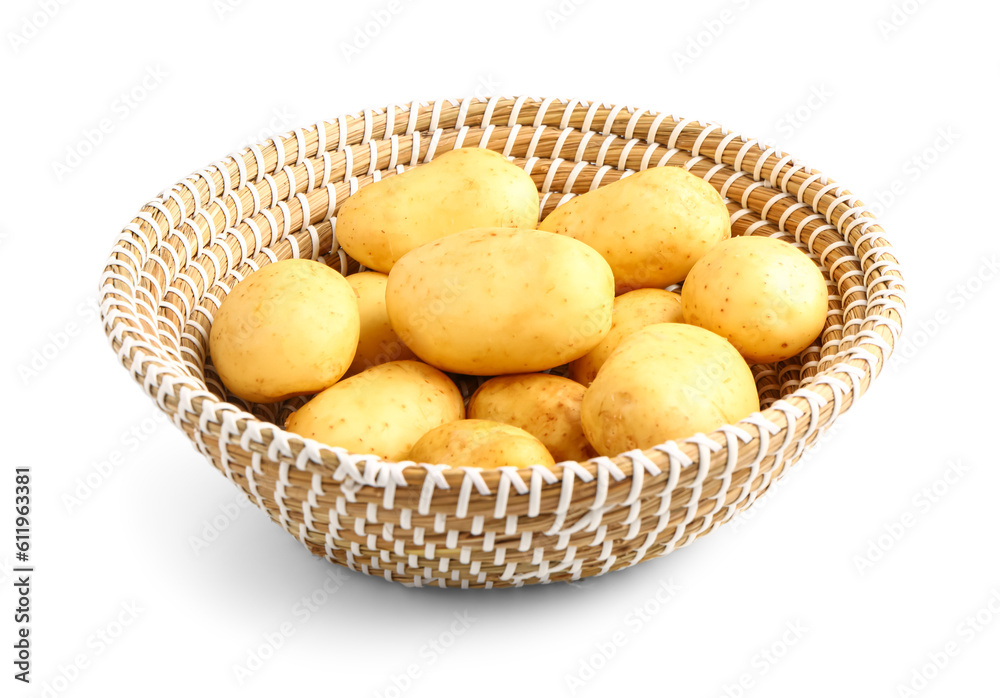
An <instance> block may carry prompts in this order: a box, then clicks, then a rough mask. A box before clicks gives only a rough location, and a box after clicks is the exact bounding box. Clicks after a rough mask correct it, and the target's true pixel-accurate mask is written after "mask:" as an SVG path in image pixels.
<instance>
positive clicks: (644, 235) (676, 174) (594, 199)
mask: <svg viewBox="0 0 1000 698" xmlns="http://www.w3.org/2000/svg"><path fill="white" fill-rule="evenodd" d="M538 228H539V229H540V230H549V231H551V232H554V233H561V234H563V235H569V236H570V237H573V238H576V239H577V240H581V241H583V242H585V243H587V244H588V245H590V246H591V247H593V248H594V249H595V250H597V251H598V252H600V253H601V255H602V256H603V257H604V259H606V260H607V261H608V264H610V265H611V269H612V271H614V274H615V292H616V293H618V294H622V293H625V292H626V291H631V290H633V289H637V288H663V287H664V286H669V285H670V284H675V283H679V282H680V281H683V280H684V277H685V276H686V275H687V273H688V271H689V270H690V269H691V267H692V265H694V263H695V262H697V261H698V259H699V258H701V256H702V255H704V254H705V253H706V252H708V250H709V249H711V247H712V246H713V245H715V244H716V243H718V242H719V241H720V240H724V239H726V238H728V237H729V211H728V210H726V205H725V203H723V201H722V197H721V196H719V193H718V192H717V191H715V189H714V188H712V185H711V184H709V183H708V182H706V181H705V180H703V179H701V178H699V177H695V176H694V175H693V174H691V173H689V172H688V171H687V170H684V169H682V168H680V167H670V166H667V167H652V168H650V169H648V170H643V171H641V172H637V173H636V174H634V175H631V176H629V177H625V178H624V179H620V180H618V181H617V182H613V183H612V184H608V185H607V186H604V187H600V188H599V189H595V190H594V191H590V192H587V193H586V194H581V195H580V196H577V197H575V198H573V199H570V200H569V201H567V202H566V203H565V204H563V205H562V206H560V207H559V208H557V209H556V210H554V211H553V212H552V213H550V214H549V215H548V216H546V217H545V220H543V221H542V222H541V224H539V226H538ZM338 234H339V230H338Z"/></svg>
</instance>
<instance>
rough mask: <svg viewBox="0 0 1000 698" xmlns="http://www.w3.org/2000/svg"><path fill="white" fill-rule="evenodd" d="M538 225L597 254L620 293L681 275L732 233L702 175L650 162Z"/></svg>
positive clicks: (662, 283) (719, 200)
mask: <svg viewBox="0 0 1000 698" xmlns="http://www.w3.org/2000/svg"><path fill="white" fill-rule="evenodd" d="M538 227H539V229H540V230H549V231H551V232H554V233H561V234H563V235H569V236H570V237H573V238H576V239H577V240H581V241H583V242H585V243H587V244H588V245H590V246H591V247H593V248H594V249H595V250H597V251H598V252H600V253H601V255H602V256H603V257H604V259H606V260H607V261H608V264H610V265H611V269H612V271H614V274H615V287H616V292H617V293H619V294H621V293H625V292H626V291H631V290H633V289H636V288H663V287H664V286H669V285H670V284H675V283H679V282H680V281H682V280H683V279H684V277H685V276H686V275H687V273H688V271H689V270H690V269H691V266H692V265H693V264H694V263H695V262H697V261H698V259H699V258H700V257H701V256H702V255H704V254H705V253H706V252H708V250H709V249H710V248H711V247H712V246H713V245H715V244H716V243H717V242H719V241H720V240H724V239H725V238H728V237H729V212H728V211H727V210H726V205H725V203H723V201H722V197H721V196H719V193H718V192H717V191H715V189H713V188H712V185H711V184H709V183H708V182H706V181H705V180H703V179H700V178H699V177H695V176H694V175H693V174H691V173H689V172H688V171H687V170H684V169H682V168H680V167H653V168H650V169H648V170H643V171H641V172H637V173H636V174H634V175H631V176H629V177H625V178H624V179H620V180H618V181H617V182H613V183H612V184H608V185H607V186H604V187H600V188H599V189H595V190H594V191H590V192H587V193H586V194H581V195H580V196H577V197H575V198H573V199H570V200H569V201H567V202H566V203H565V204H563V205H562V206H560V207H559V208H557V209H556V210H554V211H553V212H552V213H550V214H549V215H548V216H546V217H545V220H543V221H542V222H541V224H540V225H539V226H538Z"/></svg>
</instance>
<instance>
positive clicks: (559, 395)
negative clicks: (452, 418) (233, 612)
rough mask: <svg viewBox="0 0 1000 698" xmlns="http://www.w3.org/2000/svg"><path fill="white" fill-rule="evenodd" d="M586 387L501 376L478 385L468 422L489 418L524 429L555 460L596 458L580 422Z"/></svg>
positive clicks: (555, 379) (546, 378) (541, 377)
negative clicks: (539, 442) (541, 444)
mask: <svg viewBox="0 0 1000 698" xmlns="http://www.w3.org/2000/svg"><path fill="white" fill-rule="evenodd" d="M585 390H586V389H585V388H584V387H583V386H582V385H580V384H579V383H577V382H575V381H571V380H570V379H569V378H563V377H562V376H553V375H550V374H548V373H527V374H522V375H517V376H498V377H497V378H491V379H490V380H488V381H486V382H485V383H483V384H482V385H481V386H479V390H477V391H476V392H475V394H473V396H472V398H471V399H470V400H469V409H468V415H469V419H487V420H491V421H494V422H502V423H504V424H510V425H512V426H515V427H518V428H520V429H524V430H525V431H526V432H528V433H529V434H531V435H533V436H534V437H536V438H537V439H538V440H539V441H541V442H542V443H543V444H544V445H545V448H547V449H548V451H549V453H551V454H552V457H553V458H555V459H556V461H557V462H558V461H564V460H577V461H579V460H587V459H588V458H593V457H594V456H595V455H597V454H596V453H595V451H594V449H593V448H591V447H590V444H589V443H587V437H585V436H584V435H583V425H582V424H581V423H580V403H581V402H583V393H584V392H585Z"/></svg>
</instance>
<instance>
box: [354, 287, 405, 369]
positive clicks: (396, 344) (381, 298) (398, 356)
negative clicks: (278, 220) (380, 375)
mask: <svg viewBox="0 0 1000 698" xmlns="http://www.w3.org/2000/svg"><path fill="white" fill-rule="evenodd" d="M388 280H389V277H388V276H386V275H385V274H380V273H379V272H377V271H364V272H360V273H357V274H351V275H350V276H348V277H347V283H349V284H350V285H351V288H352V289H354V293H355V295H356V296H357V297H358V310H359V312H360V314H361V337H360V338H359V339H358V351H357V353H356V354H355V355H354V363H352V364H351V367H350V368H349V369H347V373H346V374H345V375H347V376H353V375H354V374H356V373H361V372H362V371H364V370H365V369H366V368H371V367H372V366H378V365H379V364H384V363H387V362H389V361H406V360H408V359H415V358H417V355H416V354H414V353H413V352H412V351H410V349H409V347H407V346H406V345H405V344H404V343H403V340H401V339H400V338H399V336H398V335H397V334H396V333H395V332H394V331H393V329H392V325H390V324H389V316H388V315H387V314H386V312H385V284H386V282H387V281H388Z"/></svg>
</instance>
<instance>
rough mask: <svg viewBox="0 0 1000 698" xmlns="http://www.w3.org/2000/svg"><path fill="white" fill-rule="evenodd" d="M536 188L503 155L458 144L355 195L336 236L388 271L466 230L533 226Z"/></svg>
mask: <svg viewBox="0 0 1000 698" xmlns="http://www.w3.org/2000/svg"><path fill="white" fill-rule="evenodd" d="M537 223H538V189H537V188H536V187H535V184H534V182H532V180H531V176H530V175H528V174H527V173H526V172H525V171H524V170H522V169H521V168H520V167H518V166H517V165H514V164H513V163H511V162H510V161H509V160H507V158H505V157H504V156H503V155H501V154H500V153H496V152H493V151H492V150H486V149H485V148H459V149H458V150H452V151H449V152H447V153H444V154H442V155H441V156H439V157H437V158H435V159H434V160H432V161H431V162H429V163H427V164H424V165H420V166H418V167H415V168H413V169H411V170H407V171H406V172H403V173H402V174H399V175H394V176H392V177H387V178H386V179H383V180H381V181H379V182H373V183H372V184H369V185H368V186H366V187H363V188H361V189H359V190H358V191H357V192H355V193H354V194H352V195H351V196H350V197H349V198H348V199H347V201H345V202H344V205H343V206H341V207H340V212H339V213H338V214H337V240H338V241H339V242H340V244H341V246H343V248H344V251H345V252H347V254H349V255H351V256H352V257H354V259H356V260H358V261H359V262H361V263H362V264H364V265H365V266H366V267H369V268H371V269H376V270H378V271H381V272H388V271H389V270H390V269H391V268H392V265H393V264H395V263H396V262H397V261H398V260H399V258H400V257H402V256H403V255H404V254H406V253H407V252H409V251H410V250H412V249H414V248H416V247H419V246H420V245H423V244H425V243H428V242H430V241H431V240H436V239H438V238H440V237H444V236H445V235H451V234H452V233H457V232H459V231H461V230H466V229H468V228H485V227H492V226H499V227H502V228H534V227H535V225H536V224H537Z"/></svg>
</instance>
